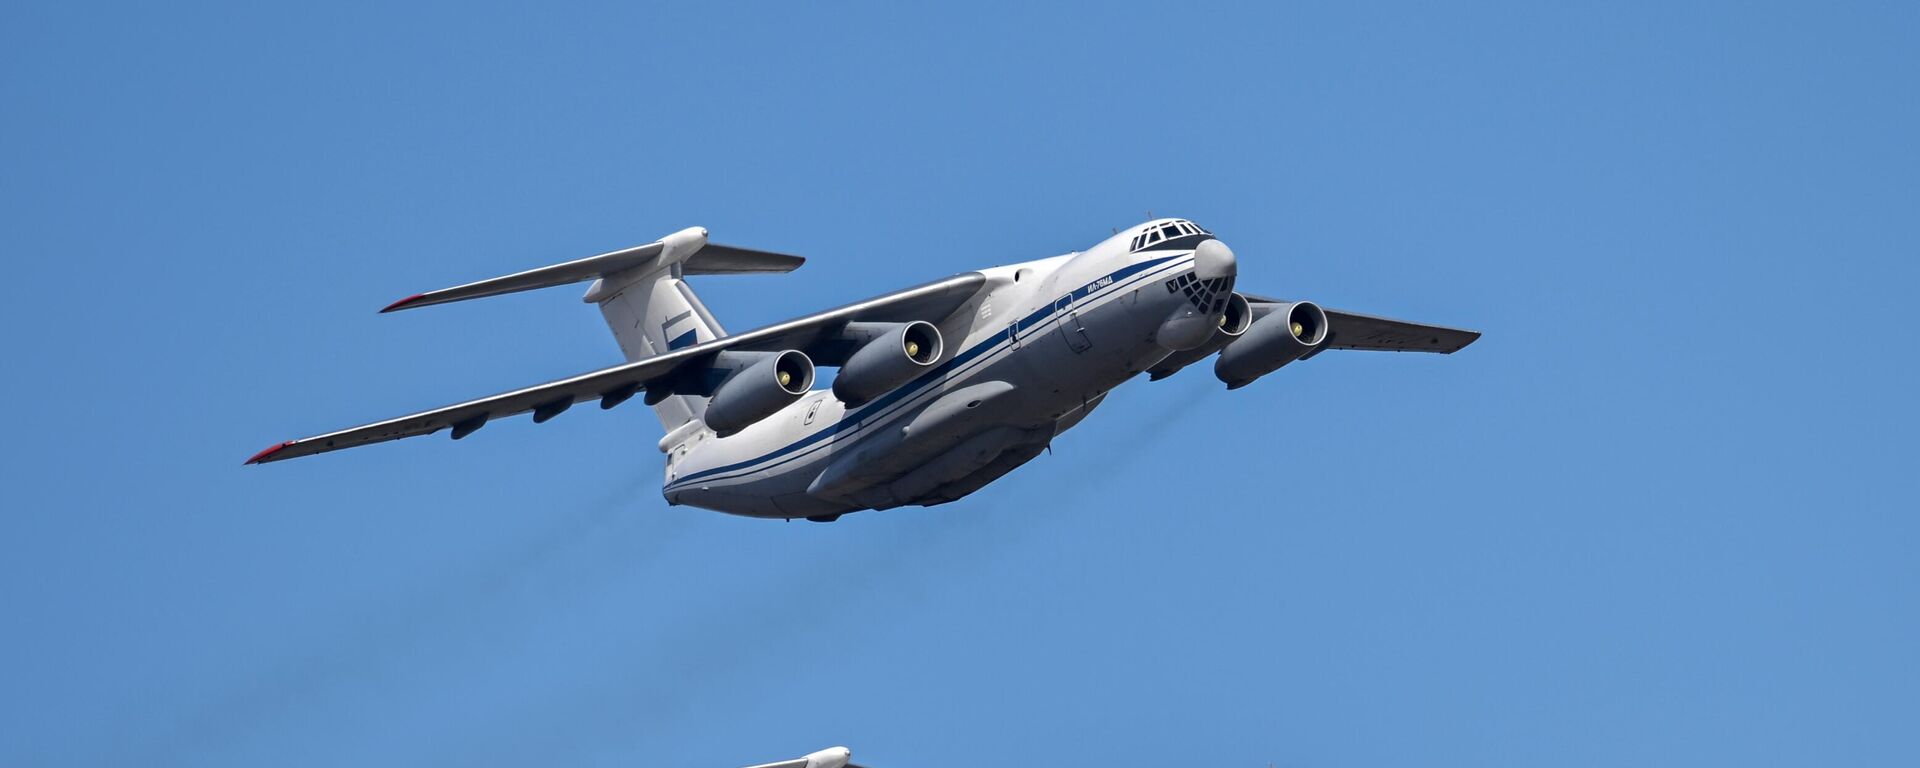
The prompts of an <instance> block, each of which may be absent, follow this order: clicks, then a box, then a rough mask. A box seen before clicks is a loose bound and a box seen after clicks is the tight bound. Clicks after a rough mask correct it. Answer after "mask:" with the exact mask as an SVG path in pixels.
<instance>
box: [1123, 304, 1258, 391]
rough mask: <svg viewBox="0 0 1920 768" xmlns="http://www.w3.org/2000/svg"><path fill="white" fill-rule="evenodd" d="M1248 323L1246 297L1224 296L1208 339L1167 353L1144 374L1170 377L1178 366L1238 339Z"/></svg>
mask: <svg viewBox="0 0 1920 768" xmlns="http://www.w3.org/2000/svg"><path fill="white" fill-rule="evenodd" d="M1252 325H1253V306H1252V305H1250V304H1248V303H1247V297H1245V296H1242V295H1240V294H1238V293H1235V294H1231V295H1229V296H1227V306H1226V309H1225V310H1223V311H1222V312H1221V313H1220V321H1219V325H1218V326H1217V327H1216V328H1214V331H1213V338H1212V339H1209V340H1208V341H1207V343H1205V344H1202V345H1200V346H1198V347H1194V348H1193V349H1189V350H1186V351H1184V352H1175V353H1173V354H1171V355H1167V357H1166V359H1164V360H1161V361H1160V362H1157V363H1154V364H1153V367H1151V368H1148V369H1147V375H1148V376H1149V377H1150V378H1152V379H1153V380H1154V381H1159V380H1161V379H1164V378H1166V377H1168V376H1172V375H1174V374H1175V373H1178V372H1180V369H1182V368H1185V367H1187V366H1189V365H1192V364H1194V363H1197V362H1200V360H1201V359H1203V358H1205V357H1206V356H1208V355H1211V354H1213V353H1215V352H1218V351H1220V348H1221V347H1224V346H1226V345H1227V344H1228V343H1229V342H1232V341H1233V340H1234V339H1237V338H1240V335H1241V334H1243V333H1246V332H1247V328H1248V327H1250V326H1252Z"/></svg>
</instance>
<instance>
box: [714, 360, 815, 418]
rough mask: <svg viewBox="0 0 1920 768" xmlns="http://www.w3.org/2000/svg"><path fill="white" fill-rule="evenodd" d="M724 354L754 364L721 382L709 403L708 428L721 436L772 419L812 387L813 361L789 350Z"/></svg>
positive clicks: (735, 372)
mask: <svg viewBox="0 0 1920 768" xmlns="http://www.w3.org/2000/svg"><path fill="white" fill-rule="evenodd" d="M725 354H727V355H728V356H729V357H734V356H738V357H741V358H746V359H752V362H751V363H749V364H748V365H747V366H746V367H744V368H741V369H739V370H736V371H734V373H733V375H731V376H728V377H727V380H726V381H724V382H721V383H720V388H719V389H717V390H714V393H713V399H711V400H708V401H707V415H706V419H705V420H706V422H707V427H708V428H710V429H712V430H713V431H714V432H715V433H717V434H719V435H720V436H721V437H726V436H727V435H731V434H733V433H735V432H739V431H740V430H742V429H746V428H747V427H748V426H750V425H752V424H753V423H754V422H757V421H759V420H761V419H764V418H766V417H768V416H772V415H773V414H774V413H776V412H778V411H779V410H780V409H782V408H785V407H787V406H788V405H791V404H793V401H795V400H798V399H800V396H801V395H804V394H806V393H807V390H809V389H812V388H813V360H812V359H810V358H808V357H807V356H806V355H805V354H803V353H800V352H797V351H794V350H791V349H790V350H787V351H785V352H732V353H725Z"/></svg>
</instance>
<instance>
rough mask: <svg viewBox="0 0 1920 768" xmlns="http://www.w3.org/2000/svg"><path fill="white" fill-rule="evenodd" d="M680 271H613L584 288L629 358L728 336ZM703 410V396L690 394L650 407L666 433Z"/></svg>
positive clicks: (695, 416) (700, 415) (638, 357)
mask: <svg viewBox="0 0 1920 768" xmlns="http://www.w3.org/2000/svg"><path fill="white" fill-rule="evenodd" d="M682 274H683V273H682V272H681V270H680V269H679V268H677V267H668V268H666V269H655V270H651V271H648V272H644V273H641V274H637V275H615V276H610V277H607V278H602V279H601V281H600V282H598V283H595V284H594V287H593V289H591V290H589V291H587V295H586V300H587V301H592V302H596V303H598V304H599V305H600V314H601V316H602V317H604V318H606V321H607V328H608V329H609V330H611V331H613V338H614V339H615V340H617V341H619V342H620V351H621V352H624V353H626V355H627V361H628V362H632V361H635V360H639V359H641V358H644V357H652V356H654V355H658V354H661V353H663V352H669V351H672V350H676V349H679V348H681V347H687V346H692V345H694V344H698V343H700V342H703V341H712V340H714V339H717V338H720V337H721V336H725V335H727V332H726V330H725V329H723V328H721V327H720V321H718V320H715V319H714V317H713V313H712V312H709V311H707V306H706V305H705V304H702V303H700V297H699V296H695V295H694V293H693V288H692V286H689V285H687V283H686V281H685V280H682V279H680V278H681V275H682ZM706 412H707V399H706V398H704V397H695V396H692V395H673V396H670V397H668V398H666V399H664V400H661V401H659V402H657V403H654V406H653V413H654V415H655V416H658V417H659V418H660V427H661V428H662V429H665V430H667V431H668V432H672V431H673V430H674V428H675V427H678V426H681V425H683V424H686V423H687V422H689V421H693V420H694V419H698V418H701V417H703V416H705V415H706Z"/></svg>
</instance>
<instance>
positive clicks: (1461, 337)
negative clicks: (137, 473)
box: [247, 219, 1480, 522]
mask: <svg viewBox="0 0 1920 768" xmlns="http://www.w3.org/2000/svg"><path fill="white" fill-rule="evenodd" d="M802 261H803V259H801V258H799V257H797V256H788V255H785V254H778V253H769V252H765V251H755V250H750V249H746V248H736V247H732V246H725V245H719V244H717V243H708V242H707V230H705V229H704V228H700V227H693V228H689V229H683V230H681V231H679V232H675V233H673V234H671V235H668V236H666V237H664V238H661V239H660V240H658V241H655V242H652V243H649V244H646V245H641V246H636V247H633V248H628V249H625V250H620V251H614V252H612V253H605V254H601V255H599V256H591V257H588V258H584V259H579V260H576V261H569V262H566V263H564V264H557V265H554V266H550V267H542V268H539V269H533V270H529V271H526V272H520V273H517V274H512V275H507V276H505V277H497V278H493V279H490V280H482V281H480V282H477V283H469V284H467V285H461V286H456V287H453V288H446V289H443V290H438V291H433V292H431V293H424V294H419V295H416V296H411V297H408V298H406V299H402V300H400V301H398V302H395V303H394V304H392V305H390V306H388V307H387V308H386V309H384V310H382V311H383V312H392V311H396V310H402V309H412V308H415V307H425V306H429V305H433V304H445V303H447V302H453V301H462V300H466V299H475V298H481V297H484V296H498V295H500V294H505V293H512V292H515V291H524V290H530V289H534V288H545V287H549V286H556V285H565V284H568V283H577V282H585V281H587V280H592V281H593V285H592V286H591V287H590V288H588V289H587V293H586V296H585V297H584V301H586V302H588V303H592V304H596V305H599V307H600V312H601V314H602V315H603V316H604V317H605V319H606V321H607V327H608V328H610V329H611V330H612V331H613V336H614V338H615V340H617V341H618V342H619V344H620V349H621V350H622V351H623V352H625V353H626V358H627V362H626V363H625V364H623V365H616V366H613V367H611V368H604V369H601V370H597V371H592V372H589V373H584V374H581V375H578V376H572V377H569V378H565V379H560V380H558V381H552V382H548V383H546V384H541V385H539V386H534V387H527V388H525V389H517V390H514V391H511V392H505V393H502V394H498V395H494V396H492V397H483V398H480V399H478V400H469V401H467V402H464V403H459V404H456V405H450V406H447V407H444V408H435V409H433V410H430V411H423V412H420V413H415V414H411V415H408V416H401V417H399V418H395V419H388V420H386V421H381V422H376V423H373V424H368V425H365V426H360V427H354V428H352V429H344V430H341V431H338V432H329V433H327V434H323V435H316V436H314V437H307V438H302V439H299V440H290V441H287V442H284V443H279V444H277V445H274V446H272V447H270V448H268V449H266V450H264V451H261V452H260V453H258V454H256V455H254V456H253V458H251V459H248V460H247V463H248V464H258V463H264V462H270V461H280V460H283V459H291V458H295V457H299V456H307V455H311V454H315V453H324V452H327V451H332V450H337V449H340V448H352V447H355V446H360V445H366V444H368V443H377V442H383V441H386V440H396V439H399V438H403V437H414V436H416V435H426V434H431V433H434V432H439V431H441V430H447V431H448V432H449V433H450V434H451V435H452V436H453V439H455V440H458V439H461V438H464V437H466V436H468V435H470V434H473V432H474V431H475V430H478V429H480V428H481V427H482V426H484V425H485V424H487V423H488V422H490V421H493V420H498V419H500V418H502V417H506V416H512V415H516V414H521V413H528V412H531V413H532V414H533V420H534V422H536V423H538V422H544V421H546V420H548V419H551V418H553V417H555V416H558V415H560V413H561V412H563V411H565V410H567V409H568V408H569V407H571V406H573V405H575V404H577V403H582V402H587V401H598V402H599V404H600V407H601V408H612V407H614V406H617V405H620V404H621V403H624V402H626V401H627V400H629V399H631V398H632V397H634V396H635V395H640V396H641V397H642V399H643V401H644V402H645V403H646V404H647V405H650V406H652V407H653V411H654V413H655V414H656V415H657V416H659V419H660V426H661V427H662V428H663V429H664V430H665V431H666V437H664V438H661V440H660V442H659V450H660V452H661V453H663V454H665V455H666V481H665V484H664V486H663V487H662V493H663V495H664V496H665V497H666V500H667V502H668V503H669V504H688V505H692V506H696V507H703V508H706V509H711V510H717V511H720V512H728V513H732V514H737V515H748V516H752V517H766V518H785V519H793V518H806V519H808V520H814V521H820V522H830V521H832V520H835V519H838V518H839V517H840V516H841V515H843V514H845V513H847V512H853V511H858V510H864V509H888V508H892V507H898V506H903V505H921V506H931V505H934V504H944V503H946V502H950V501H955V500H958V499H960V498H963V497H965V496H966V495H967V494H970V493H973V492H974V491H977V490H979V489H980V488H981V487H983V486H985V485H986V484H988V483H990V482H993V481H994V480H996V479H998V478H1000V477H1001V476H1002V475H1005V474H1006V473H1008V472H1010V471H1012V470H1013V469H1014V468H1015V467H1018V466H1020V465H1022V464H1025V463H1026V462H1027V461H1028V460H1030V459H1032V458H1033V457H1035V456H1037V455H1039V454H1040V453H1041V452H1042V451H1044V450H1046V448H1047V446H1048V445H1049V443H1050V442H1051V441H1052V440H1053V438H1054V437H1055V436H1056V435H1059V434H1060V433H1062V432H1065V431H1067V430H1068V429H1071V428H1072V427H1073V426H1074V425H1075V424H1078V423H1079V422H1080V420H1081V419H1084V418H1086V416H1087V414H1088V413H1089V412H1091V411H1093V409H1094V408H1096V407H1098V406H1099V405H1100V402H1101V400H1102V399H1104V398H1105V397H1106V395H1107V392H1108V391H1109V390H1112V389H1113V388H1114V387H1115V386H1118V385H1119V384H1120V383H1122V382H1124V381H1126V380H1128V379H1131V378H1133V377H1135V376H1137V375H1139V374H1141V373H1146V374H1147V375H1148V376H1149V377H1150V378H1152V379H1154V380H1159V379H1163V378H1166V377H1167V376H1171V375H1173V374H1174V373H1175V372H1177V371H1179V370H1180V369H1181V368H1184V367H1186V366H1188V365H1191V364H1193V363H1196V362H1199V361H1200V360H1202V359H1204V358H1206V357H1208V356H1214V355H1217V358H1216V359H1215V361H1214V366H1213V371H1214V375H1215V376H1217V377H1219V379H1220V380H1221V381H1223V382H1225V383H1226V385H1227V387H1228V388H1229V389H1237V388H1239V387H1242V386H1245V385H1247V384H1248V383H1250V382H1252V381H1253V380H1255V379H1258V378H1260V377H1261V376H1264V375H1266V374H1268V373H1272V372H1273V371H1276V370H1278V369H1280V368H1281V367H1282V366H1285V365H1287V364H1289V363H1292V362H1295V361H1299V360H1306V359H1309V358H1312V357H1313V356H1315V355H1318V354H1320V353H1321V352H1324V351H1326V350H1329V349H1358V350H1394V351H1410V352H1439V353H1443V354H1445V353H1451V352H1454V351H1457V350H1459V349H1460V348H1462V347H1465V346H1466V345H1468V344H1470V343H1472V342H1473V341H1474V340H1475V339H1477V338H1479V337H1480V334H1479V333H1476V332H1474V331H1465V330H1459V329H1454V328H1444V327H1440V326H1433V325H1422V324H1418V323H1408V322H1402V321H1399V320H1389V319H1386V318H1381V317H1374V316H1370V315H1362V314H1356V313H1353V312H1344V311H1340V310H1333V309H1322V308H1320V307H1319V306H1318V305H1316V304H1314V303H1313V302H1310V301H1296V300H1288V299H1274V298H1265V297H1261V296H1255V295H1251V294H1241V293H1236V292H1234V278H1235V276H1236V275H1237V273H1238V263H1237V261H1236V260H1235V258H1234V254H1233V251H1232V250H1231V249H1229V248H1228V247H1227V245H1226V243H1224V242H1221V241H1220V240H1219V239H1218V238H1215V237H1214V236H1213V233H1211V232H1208V231H1207V230H1205V229H1202V228H1200V227H1199V226H1198V225H1196V224H1194V223H1193V222H1190V221H1186V220H1183V219H1156V220H1153V221H1149V222H1147V223H1145V224H1141V225H1138V226H1134V227H1130V228H1127V229H1125V230H1121V231H1119V232H1116V233H1115V234H1114V235H1113V236H1112V237H1110V238H1107V239H1106V240H1104V241H1102V242H1100V243H1099V244H1097V245H1095V246H1093V247H1092V248H1089V249H1087V250H1086V251H1081V252H1076V253H1069V254H1066V255H1063V256H1055V257H1053V258H1049V259H1041V260H1039V261H1029V262H1025V263H1021V264H1010V265H1007V266H1001V267H993V268H989V269H983V270H980V271H978V272H967V273H964V274H959V275H954V276H952V277H949V278H946V279H944V280H936V281H934V282H931V283H927V284H925V285H920V286H916V287H913V288H908V289H906V290H902V291H897V292H894V293H890V294H887V295H884V296H877V297H874V298H871V299H867V300H865V301H859V302H855V303H852V304H848V305H846V306H843V307H840V308H837V309H830V310H827V311H825V312H819V313H816V314H812V315H808V316H806V317H801V318H796V319H793V320H788V321H786V322H783V323H776V324H774V325H769V326H767V327H764V328H759V329H756V330H752V331H747V332H745V333H738V334H729V333H727V332H726V331H725V330H724V329H722V328H721V326H720V322H719V321H718V320H715V319H714V316H713V313H711V312H709V311H707V307H706V306H705V305H704V304H702V303H701V302H700V299H699V298H698V297H697V296H695V295H694V293H693V289H692V287H691V286H689V285H688V284H687V282H686V278H687V276H689V275H718V274H738V273H749V272H790V271H792V270H794V269H795V268H797V267H799V266H800V264H801V262H802ZM815 366H827V367H834V368H837V369H838V372H837V375H836V376H835V377H834V379H833V384H832V385H831V386H830V387H826V388H821V389H815V388H814V371H815Z"/></svg>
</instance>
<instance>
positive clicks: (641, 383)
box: [246, 272, 986, 464]
mask: <svg viewBox="0 0 1920 768" xmlns="http://www.w3.org/2000/svg"><path fill="white" fill-rule="evenodd" d="M985 283H986V276H985V275H982V274H980V273H978V272H968V273H965V274H959V275H954V276H953V277H949V278H946V279H944V280H936V281H934V282H931V283H927V284H924V285H920V286H915V287H913V288H908V289H906V290H903V291H897V292H894V293H890V294H886V295H884V296H876V297H874V298H871V299H867V300H865V301H857V302H854V303H852V304H848V305H846V306H843V307H838V308H835V309H830V310H827V311H825V312H819V313H815V314H812V315H807V316H805V317H800V318H795V319H793V320H788V321H786V322H783V323H775V324H773V325H769V326H766V327H764V328H759V329H755V330H752V331H748V332H746V333H741V334H737V335H733V336H723V337H721V338H718V339H714V340H712V341H708V342H705V343H701V344H695V345H693V346H690V347H685V348H683V349H677V350H674V351H672V352H669V353H667V354H664V355H656V356H654V357H649V358H646V359H643V360H636V361H634V362H631V363H626V364H624V365H616V366H613V367H611V368H602V369H600V370H597V371H591V372H588V373H583V374H580V375H578V376H570V377H567V378H564V379H560V380H557V381H550V382H547V383H545V384H540V385H538V386H532V387H526V388H523V389H516V390H513V391H511V392H502V393H500V394H497V395H493V396H491V397H482V398H479V399H476V400H468V401H466V402H463V403H457V404H454V405H449V406H446V407H444V408H435V409H432V410H428V411H421V412H419V413H413V414H408V415H406V416H401V417H398V418H393V419H387V420H386V421H378V422H374V423H372V424H366V425H362V426H358V427H353V428H351V429H343V430H340V431H337V432H328V433H326V434H321V435H314V436H313V437H304V438H300V439H298V440H288V441H286V442H283V443H279V444H276V445H274V446H272V447H269V448H267V449H266V450H264V451H261V452H259V453H257V454H254V456H253V458H250V459H248V460H247V462H246V463H248V464H261V463H265V462H269V461H281V460H283V459H292V458H298V457H301V456H310V455H313V454H316V453H326V452H327V451H336V450H339V449H341V448H352V447H355V446H361V445H367V444H370V443H381V442H386V441H388V440H398V439H400V438H403V437H416V436H419V435H427V434H432V433H434V432H438V431H440V430H442V429H448V428H451V429H452V430H453V436H454V438H455V439H458V438H461V437H465V436H466V435H468V434H469V433H471V432H473V430H476V429H479V428H480V427H481V426H482V425H485V424H486V423H487V422H488V421H490V420H494V419H500V418H505V417H507V416H515V415H518V414H522V413H527V412H532V413H533V415H534V416H533V419H534V421H535V422H542V421H546V420H547V419H550V418H553V417H554V416H557V415H559V414H560V412H561V411H564V410H566V409H567V408H569V407H571V406H572V405H574V404H575V403H582V402H586V401H588V400H599V401H600V407H602V408H611V407H613V406H615V405H619V404H620V403H622V402H625V401H626V400H627V399H628V398H631V397H633V395H635V394H636V393H639V392H642V391H645V390H646V388H647V386H648V384H649V383H651V382H661V381H665V380H666V379H668V378H669V377H672V376H673V375H674V374H676V373H677V372H680V371H681V369H682V368H685V367H689V366H693V367H698V366H704V365H707V364H708V363H710V362H712V360H713V358H714V356H715V355H717V354H718V353H720V352H724V351H736V352H774V351H781V350H788V349H798V350H801V351H806V350H808V349H810V348H821V347H828V348H829V349H828V356H829V357H831V355H832V353H833V350H832V349H831V347H833V346H834V345H833V340H834V338H835V335H836V334H837V332H838V331H839V329H840V328H841V327H842V326H844V325H846V324H847V323H851V322H905V321H910V320H929V321H931V320H940V319H944V318H945V317H947V316H948V315H950V314H952V313H953V312H954V310H957V309H959V308H960V305H962V304H964V303H966V301H967V300H968V299H970V298H972V297H973V295H974V294H975V293H976V292H977V291H978V290H979V289H980V286H982V285H984V284H985Z"/></svg>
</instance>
